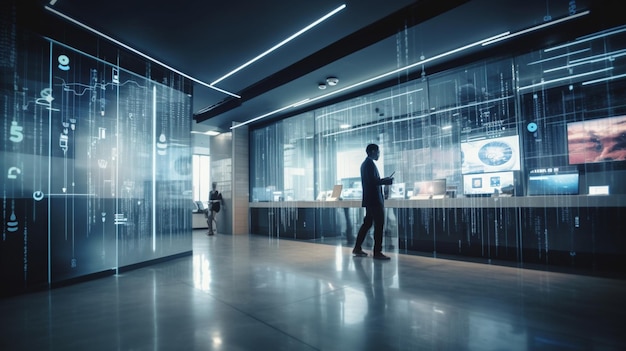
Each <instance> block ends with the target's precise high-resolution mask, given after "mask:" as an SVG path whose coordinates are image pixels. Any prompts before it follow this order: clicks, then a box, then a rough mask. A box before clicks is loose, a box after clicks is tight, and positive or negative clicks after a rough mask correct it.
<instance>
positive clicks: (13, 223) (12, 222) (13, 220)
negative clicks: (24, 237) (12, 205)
mask: <svg viewBox="0 0 626 351" xmlns="http://www.w3.org/2000/svg"><path fill="white" fill-rule="evenodd" d="M18 225H19V222H18V221H17V217H15V212H11V216H10V217H9V221H8V222H7V230H8V231H10V232H11V233H15V232H17V230H18V229H19V227H18Z"/></svg>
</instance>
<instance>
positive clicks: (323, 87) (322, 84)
mask: <svg viewBox="0 0 626 351" xmlns="http://www.w3.org/2000/svg"><path fill="white" fill-rule="evenodd" d="M317 87H318V88H319V90H324V89H326V84H324V83H320V84H319V85H318V86H317Z"/></svg>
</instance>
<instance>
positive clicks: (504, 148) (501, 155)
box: [461, 135, 520, 174]
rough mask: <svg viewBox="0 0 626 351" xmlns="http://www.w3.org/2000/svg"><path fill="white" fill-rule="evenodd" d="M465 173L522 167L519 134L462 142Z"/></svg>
mask: <svg viewBox="0 0 626 351" xmlns="http://www.w3.org/2000/svg"><path fill="white" fill-rule="evenodd" d="M461 153H462V162H461V171H462V173H463V174H471V173H486V172H500V171H518V170H519V169H520V156H519V138H518V136H517V135H511V136H507V137H500V138H492V139H481V140H474V141H468V142H464V143H461Z"/></svg>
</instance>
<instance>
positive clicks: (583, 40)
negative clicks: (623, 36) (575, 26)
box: [543, 27, 626, 52]
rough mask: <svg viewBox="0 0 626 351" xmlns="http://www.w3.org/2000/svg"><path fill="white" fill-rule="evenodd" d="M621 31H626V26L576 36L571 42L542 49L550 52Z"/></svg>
mask: <svg viewBox="0 0 626 351" xmlns="http://www.w3.org/2000/svg"><path fill="white" fill-rule="evenodd" d="M622 32H626V28H624V27H621V28H619V29H616V30H611V31H608V32H606V33H601V34H596V35H592V36H587V37H581V38H578V39H576V40H575V41H573V42H571V43H566V44H563V45H559V46H553V47H551V48H547V49H545V50H543V51H544V52H550V51H553V50H557V49H562V48H565V47H568V46H572V45H576V44H580V43H585V42H588V41H592V40H595V39H600V38H604V37H608V36H609V35H613V34H619V33H622Z"/></svg>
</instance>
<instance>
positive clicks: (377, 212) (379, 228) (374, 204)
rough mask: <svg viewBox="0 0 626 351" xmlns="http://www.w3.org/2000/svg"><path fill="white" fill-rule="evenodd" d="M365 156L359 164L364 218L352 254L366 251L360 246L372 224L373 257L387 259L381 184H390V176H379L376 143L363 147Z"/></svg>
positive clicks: (360, 255)
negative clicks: (384, 249) (384, 243)
mask: <svg viewBox="0 0 626 351" xmlns="http://www.w3.org/2000/svg"><path fill="white" fill-rule="evenodd" d="M365 152H366V153H367V158H365V161H363V163H362V164H361V186H362V187H363V200H362V202H361V206H363V207H365V218H363V224H362V225H361V228H360V229H359V233H358V234H357V237H356V242H355V244H354V249H353V250H352V254H353V255H354V256H359V257H364V256H367V253H366V252H364V251H363V250H362V248H361V245H362V244H363V241H364V240H365V235H366V234H367V232H368V231H369V230H370V228H371V227H372V224H373V225H374V250H373V251H374V252H373V255H374V258H375V259H379V260H388V259H389V257H387V256H385V255H383V252H382V251H383V227H384V225H385V199H384V197H383V191H382V187H381V186H382V185H391V184H392V183H393V178H392V177H385V178H380V175H379V173H378V168H377V167H376V164H375V163H374V161H377V160H378V158H379V157H380V149H379V148H378V145H376V144H369V145H367V147H366V148H365Z"/></svg>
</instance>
